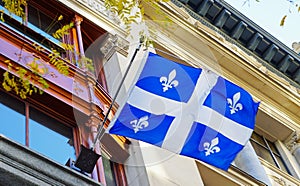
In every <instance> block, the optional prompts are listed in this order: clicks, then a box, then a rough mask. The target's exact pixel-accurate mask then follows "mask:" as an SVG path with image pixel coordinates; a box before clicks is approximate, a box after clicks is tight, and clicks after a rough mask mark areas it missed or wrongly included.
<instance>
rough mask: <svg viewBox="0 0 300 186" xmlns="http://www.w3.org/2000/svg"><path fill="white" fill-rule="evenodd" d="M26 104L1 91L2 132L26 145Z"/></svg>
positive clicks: (0, 124) (0, 129)
mask: <svg viewBox="0 0 300 186" xmlns="http://www.w3.org/2000/svg"><path fill="white" fill-rule="evenodd" d="M24 112H25V104H24V103H22V102H21V101H18V100H16V99H12V98H11V97H10V96H7V95H6V94H4V93H3V92H1V91H0V114H1V122H0V134H3V135H5V136H6V137H8V138H10V139H13V140H14V141H17V142H19V143H21V144H23V145H25V114H24Z"/></svg>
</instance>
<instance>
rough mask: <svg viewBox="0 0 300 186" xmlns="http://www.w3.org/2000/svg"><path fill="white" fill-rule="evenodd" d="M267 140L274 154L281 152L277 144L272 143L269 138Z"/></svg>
mask: <svg viewBox="0 0 300 186" xmlns="http://www.w3.org/2000/svg"><path fill="white" fill-rule="evenodd" d="M267 142H268V145H269V146H270V148H271V150H272V152H273V153H274V154H277V155H278V154H279V153H278V151H277V148H276V146H275V144H274V143H272V142H270V141H269V140H267Z"/></svg>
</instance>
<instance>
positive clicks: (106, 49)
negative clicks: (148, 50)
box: [100, 34, 129, 60]
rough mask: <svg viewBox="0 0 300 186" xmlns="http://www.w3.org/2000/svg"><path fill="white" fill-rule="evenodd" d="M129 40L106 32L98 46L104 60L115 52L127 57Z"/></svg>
mask: <svg viewBox="0 0 300 186" xmlns="http://www.w3.org/2000/svg"><path fill="white" fill-rule="evenodd" d="M128 49H129V42H128V41H127V40H125V39H123V38H121V37H119V36H117V35H112V34H108V35H107V36H106V38H105V40H104V41H103V44H102V45H101V46H100V51H101V52H102V54H103V55H104V58H105V59H106V60H109V59H110V58H111V56H112V55H113V54H114V53H115V52H119V53H120V54H122V55H124V56H125V57H127V55H128Z"/></svg>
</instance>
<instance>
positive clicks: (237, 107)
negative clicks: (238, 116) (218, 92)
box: [227, 92, 243, 114]
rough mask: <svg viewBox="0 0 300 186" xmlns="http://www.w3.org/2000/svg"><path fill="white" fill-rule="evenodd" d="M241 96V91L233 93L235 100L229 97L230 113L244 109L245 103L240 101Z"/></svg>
mask: <svg viewBox="0 0 300 186" xmlns="http://www.w3.org/2000/svg"><path fill="white" fill-rule="evenodd" d="M240 98H241V93H240V92H238V93H236V94H234V95H233V100H232V99H230V98H227V103H228V104H229V108H230V114H234V113H236V112H237V111H239V110H242V109H243V105H242V104H241V103H238V102H239V100H240Z"/></svg>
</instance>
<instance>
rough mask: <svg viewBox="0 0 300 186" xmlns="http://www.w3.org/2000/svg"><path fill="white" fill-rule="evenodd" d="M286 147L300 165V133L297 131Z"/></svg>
mask: <svg viewBox="0 0 300 186" xmlns="http://www.w3.org/2000/svg"><path fill="white" fill-rule="evenodd" d="M286 146H287V148H288V149H289V150H290V152H291V153H292V155H293V156H294V157H295V159H296V160H297V162H298V164H299V165H300V131H295V132H294V133H293V134H292V135H291V136H290V137H289V138H288V140H287V141H286Z"/></svg>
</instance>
